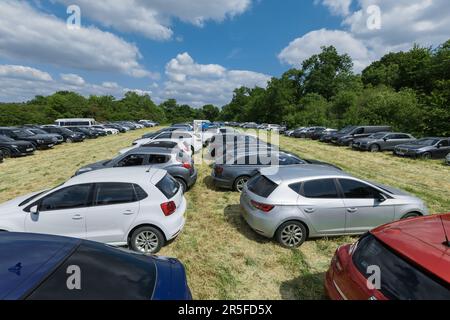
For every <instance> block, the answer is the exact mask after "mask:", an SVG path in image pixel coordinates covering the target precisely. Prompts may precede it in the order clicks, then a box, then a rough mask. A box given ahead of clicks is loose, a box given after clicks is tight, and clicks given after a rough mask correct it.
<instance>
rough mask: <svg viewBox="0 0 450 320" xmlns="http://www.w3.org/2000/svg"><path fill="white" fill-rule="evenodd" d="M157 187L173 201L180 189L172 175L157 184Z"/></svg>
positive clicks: (166, 176)
mask: <svg viewBox="0 0 450 320" xmlns="http://www.w3.org/2000/svg"><path fill="white" fill-rule="evenodd" d="M156 187H157V188H158V189H159V191H161V192H162V193H163V194H164V195H165V196H166V198H167V199H172V198H173V197H174V196H175V195H176V194H177V192H178V190H179V189H180V184H179V183H178V181H177V180H175V179H174V178H173V177H172V176H171V175H169V174H167V175H165V176H164V178H162V179H161V181H159V182H158V183H157V184H156Z"/></svg>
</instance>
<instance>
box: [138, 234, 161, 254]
mask: <svg viewBox="0 0 450 320" xmlns="http://www.w3.org/2000/svg"><path fill="white" fill-rule="evenodd" d="M158 244H159V243H158V237H157V236H156V234H154V233H153V232H151V231H143V232H141V233H139V234H138V235H137V236H136V240H135V246H136V248H137V249H138V250H139V251H140V252H142V253H146V254H148V253H153V252H154V251H155V250H156V249H157V248H158Z"/></svg>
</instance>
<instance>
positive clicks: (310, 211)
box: [294, 179, 346, 235]
mask: <svg viewBox="0 0 450 320" xmlns="http://www.w3.org/2000/svg"><path fill="white" fill-rule="evenodd" d="M296 187H297V188H299V189H298V191H297V192H298V193H299V194H300V196H299V198H298V200H297V202H298V207H299V209H300V210H301V212H302V214H303V216H304V217H306V218H307V219H308V220H309V222H310V224H311V225H312V226H313V228H314V229H315V231H316V232H317V234H318V235H339V234H343V233H345V217H346V212H345V208H344V201H343V199H342V198H341V196H340V195H339V191H338V188H337V185H336V181H335V179H317V180H310V181H306V182H304V183H302V184H299V185H297V186H296ZM294 188H295V187H294Z"/></svg>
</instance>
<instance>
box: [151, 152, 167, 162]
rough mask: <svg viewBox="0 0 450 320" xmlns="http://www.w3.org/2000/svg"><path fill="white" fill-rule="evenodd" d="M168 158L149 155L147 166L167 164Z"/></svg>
mask: <svg viewBox="0 0 450 320" xmlns="http://www.w3.org/2000/svg"><path fill="white" fill-rule="evenodd" d="M169 159H170V157H168V156H165V155H161V154H151V155H150V156H149V159H148V163H149V164H162V163H166V162H168V161H169Z"/></svg>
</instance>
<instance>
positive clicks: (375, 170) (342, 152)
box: [0, 130, 450, 299]
mask: <svg viewBox="0 0 450 320" xmlns="http://www.w3.org/2000/svg"><path fill="white" fill-rule="evenodd" d="M146 131H148V130H140V131H134V132H129V133H127V134H123V135H119V136H110V137H106V138H101V139H98V140H91V141H87V142H85V143H82V144H73V145H61V146H57V147H56V148H54V149H53V150H48V151H42V152H37V153H36V155H34V156H32V157H26V158H19V159H7V160H6V161H5V163H3V164H0V202H4V201H7V200H10V199H13V198H15V197H17V196H19V195H23V194H26V193H29V192H33V191H38V190H42V189H45V188H50V187H54V186H55V185H57V184H59V183H61V182H64V181H65V180H67V179H69V178H70V177H71V176H72V175H73V174H74V172H75V171H76V169H78V168H79V167H80V166H82V165H86V164H89V163H92V162H96V161H99V160H102V159H109V158H112V157H114V156H115V155H116V154H117V152H118V151H119V150H120V149H122V148H125V147H127V146H129V145H130V143H131V142H132V141H133V139H135V138H137V137H140V136H141V135H142V134H143V133H144V132H146ZM280 144H281V147H282V148H283V149H286V150H289V151H293V152H295V153H298V154H299V155H301V156H302V157H304V158H310V159H317V160H322V161H326V162H331V163H334V164H336V165H338V166H340V167H342V168H343V169H345V170H347V171H348V172H350V173H351V174H354V175H356V176H358V177H360V178H364V179H371V180H375V181H378V182H381V183H384V184H388V185H391V186H394V187H399V188H402V189H404V190H407V191H409V192H411V193H413V194H415V195H417V196H419V197H420V198H422V199H423V200H425V201H426V202H427V204H428V206H429V208H430V210H431V211H432V212H434V213H440V212H449V211H450V168H449V167H446V166H444V165H443V164H442V162H441V161H428V162H426V161H420V160H419V161H415V160H409V159H400V158H396V157H393V156H392V155H391V154H389V153H380V154H371V153H360V152H355V151H352V150H349V149H348V148H338V147H333V146H330V145H325V144H321V143H318V142H314V141H304V140H298V139H293V138H285V137H281V140H280ZM197 157H199V156H197ZM196 164H197V168H198V170H199V179H198V183H197V184H196V185H195V186H194V188H192V190H190V191H189V192H188V193H187V194H186V197H187V199H188V210H187V224H186V227H185V229H184V231H183V233H182V234H181V235H180V236H179V237H178V238H177V239H176V240H175V241H173V242H172V243H171V244H170V245H169V246H167V247H165V248H164V249H163V250H162V252H161V255H166V256H173V257H177V258H178V259H180V260H181V261H182V262H183V263H184V264H185V266H186V269H187V274H188V280H189V285H190V287H191V289H192V292H193V295H194V298H195V299H322V298H324V296H323V289H322V286H323V276H324V273H325V272H326V270H327V268H328V266H329V263H330V260H331V257H332V256H333V254H334V251H335V250H336V248H337V247H339V246H340V245H341V244H344V243H348V242H352V241H354V238H351V237H339V238H332V239H317V240H312V241H307V242H306V243H305V244H304V245H303V246H302V247H301V248H299V249H295V250H286V249H283V248H281V247H280V246H278V245H277V244H276V243H274V242H273V241H271V240H268V239H264V238H262V237H260V236H258V235H257V234H255V233H254V232H253V231H252V230H251V229H250V228H249V227H248V226H247V225H246V223H245V222H244V221H243V219H242V218H241V215H240V208H239V195H238V194H235V193H233V192H227V191H221V190H216V189H215V188H214V187H213V186H212V184H211V180H210V178H209V176H210V174H211V167H210V166H209V164H207V163H202V162H201V161H200V159H196Z"/></svg>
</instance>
